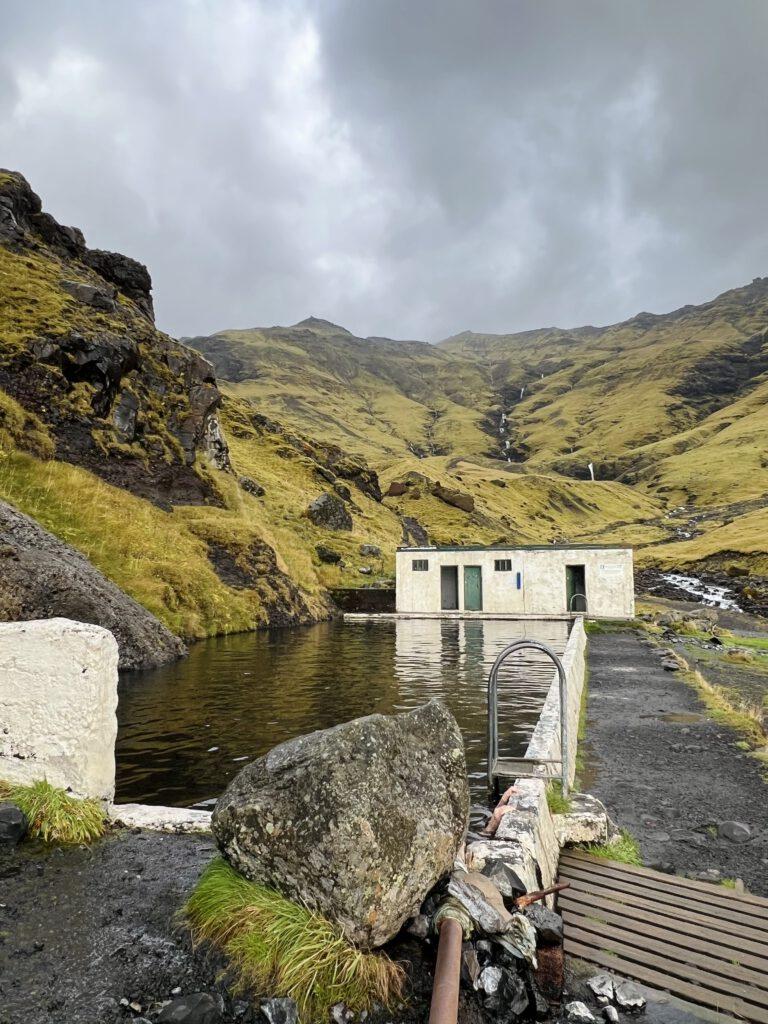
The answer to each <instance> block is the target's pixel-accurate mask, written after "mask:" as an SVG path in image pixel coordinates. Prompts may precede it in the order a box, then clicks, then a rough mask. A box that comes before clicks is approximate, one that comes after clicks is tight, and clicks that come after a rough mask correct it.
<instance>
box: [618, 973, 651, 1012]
mask: <svg viewBox="0 0 768 1024" xmlns="http://www.w3.org/2000/svg"><path fill="white" fill-rule="evenodd" d="M614 1001H615V1003H616V1005H617V1006H618V1007H619V1009H620V1010H626V1011H627V1012H632V1011H635V1012H637V1011H640V1010H642V1009H643V1007H644V1006H645V996H644V995H643V994H642V992H641V991H640V989H639V988H638V987H637V985H636V984H635V983H634V982H633V981H627V980H626V979H625V980H622V981H619V982H616V983H614Z"/></svg>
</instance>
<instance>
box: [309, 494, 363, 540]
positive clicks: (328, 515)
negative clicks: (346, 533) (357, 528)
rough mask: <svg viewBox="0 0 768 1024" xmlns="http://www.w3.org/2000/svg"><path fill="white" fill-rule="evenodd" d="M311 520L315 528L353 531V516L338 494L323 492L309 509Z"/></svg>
mask: <svg viewBox="0 0 768 1024" xmlns="http://www.w3.org/2000/svg"><path fill="white" fill-rule="evenodd" d="M307 515H308V517H309V519H310V520H311V521H312V522H313V523H314V524H315V526H322V527H324V528H325V529H326V530H351V529H352V516H351V515H350V512H349V509H348V508H347V506H346V505H345V504H344V502H343V501H342V500H341V498H340V497H339V496H338V495H337V494H330V493H329V492H328V491H323V493H322V494H321V495H319V496H318V497H317V498H315V500H314V501H313V502H312V503H311V504H310V506H309V508H308V509H307Z"/></svg>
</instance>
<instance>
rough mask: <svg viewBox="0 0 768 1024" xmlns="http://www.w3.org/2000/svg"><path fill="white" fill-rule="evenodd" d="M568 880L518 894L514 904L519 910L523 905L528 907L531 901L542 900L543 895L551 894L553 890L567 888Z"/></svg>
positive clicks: (558, 890) (560, 890)
mask: <svg viewBox="0 0 768 1024" xmlns="http://www.w3.org/2000/svg"><path fill="white" fill-rule="evenodd" d="M570 884H571V883H570V882H558V883H557V885H550V887H549V888H548V889H537V890H536V892H528V893H526V894H525V896H518V897H517V899H516V900H515V906H516V907H519V909H520V910H522V909H523V907H530V905H531V904H532V903H536V902H537V901H538V900H543V899H544V897H545V896H551V895H552V893H553V892H562V891H563V889H567V888H568V887H569V886H570Z"/></svg>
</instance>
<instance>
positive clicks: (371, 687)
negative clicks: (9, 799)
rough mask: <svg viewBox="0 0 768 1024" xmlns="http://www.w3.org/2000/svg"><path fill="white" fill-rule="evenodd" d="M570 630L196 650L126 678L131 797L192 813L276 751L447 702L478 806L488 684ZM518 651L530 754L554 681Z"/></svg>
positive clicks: (419, 623)
mask: <svg viewBox="0 0 768 1024" xmlns="http://www.w3.org/2000/svg"><path fill="white" fill-rule="evenodd" d="M566 635H567V624H566V623H565V622H508V621H499V620H466V619H463V620H462V619H460V620H452V621H447V620H434V619H432V620H428V619H410V620H402V621H396V622H395V621H369V622H354V623H348V624H342V623H339V622H335V623H324V624H321V625H318V626H313V627H310V628H306V629H284V630H272V631H269V632H263V633H249V634H242V635H238V636H232V637H222V638H218V639H215V640H209V641H206V642H204V643H200V644H196V645H195V646H194V647H193V648H192V649H191V651H190V654H189V657H188V658H186V659H185V660H184V661H180V662H177V663H176V664H175V665H171V666H167V667H166V668H162V669H157V670H156V671H154V672H147V673H141V674H135V673H134V674H129V673H126V674H125V675H124V676H123V677H122V678H121V685H120V703H119V707H118V720H119V732H118V742H117V798H118V800H120V801H134V800H135V801H141V802H144V803H163V804H172V805H179V806H186V805H190V804H193V803H198V802H201V801H204V800H206V799H210V798H212V797H215V796H217V795H218V794H219V793H220V792H221V791H222V789H223V788H224V786H225V785H226V783H227V781H228V780H229V779H230V778H232V776H233V775H235V774H236V773H237V772H238V771H239V770H240V768H242V766H243V764H245V763H246V761H247V760H249V759H252V758H254V757H258V756H260V755H261V754H264V753H266V752H267V751H268V750H269V749H270V748H271V747H273V746H275V744H276V743H280V742H282V741H283V740H286V739H290V738H291V737H293V736H298V735H301V734H302V733H306V732H310V731H312V730H313V729H324V728H327V727H329V726H331V725H336V724H337V723H339V722H344V721H347V720H348V719H350V718H356V717H357V716H358V715H366V714H371V713H373V712H385V713H386V712H393V711H403V710H407V709H409V708H413V707H417V706H418V705H419V704H422V703H423V702H424V701H425V700H428V699H429V698H430V697H439V698H441V699H443V700H445V701H446V703H447V704H448V706H449V707H450V708H451V710H452V711H453V713H454V714H455V715H456V718H457V720H458V722H459V725H460V726H461V729H462V732H463V734H464V740H465V745H466V749H467V761H468V766H469V773H470V782H471V785H472V790H473V799H475V800H476V801H480V802H482V801H483V799H484V795H485V728H486V713H485V684H486V679H487V676H488V671H489V669H490V667H491V664H492V663H493V660H494V658H495V657H496V655H497V654H498V652H499V651H500V650H501V648H502V647H503V646H504V645H505V644H507V643H510V642H511V641H512V640H515V639H517V638H519V637H521V636H528V637H532V638H535V639H538V640H543V641H544V642H546V643H549V644H551V646H552V647H554V649H555V650H556V651H557V652H558V653H561V652H562V650H563V648H564V646H565V640H566ZM552 674H553V673H552V667H551V664H549V663H548V662H545V661H543V660H542V659H541V657H540V656H539V655H536V654H533V655H530V654H528V655H525V656H523V655H517V656H516V658H515V664H514V667H513V668H510V670H508V671H507V672H505V674H504V676H503V677H502V679H501V681H500V687H499V694H500V733H501V737H502V753H506V754H509V755H515V754H520V753H522V752H523V751H524V749H525V746H526V744H527V741H528V737H529V736H530V733H531V730H532V728H533V725H534V723H535V721H536V718H537V716H538V712H539V709H540V707H541V704H542V701H543V699H544V695H545V694H546V691H547V689H548V688H549V684H550V682H551V680H552Z"/></svg>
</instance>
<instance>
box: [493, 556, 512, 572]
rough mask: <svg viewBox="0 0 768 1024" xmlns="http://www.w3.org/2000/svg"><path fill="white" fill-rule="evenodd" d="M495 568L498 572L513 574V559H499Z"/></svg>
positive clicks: (494, 564) (495, 561) (495, 562)
mask: <svg viewBox="0 0 768 1024" xmlns="http://www.w3.org/2000/svg"><path fill="white" fill-rule="evenodd" d="M493 568H494V569H495V570H496V572H512V559H511V558H497V559H495V560H494V563H493Z"/></svg>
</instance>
